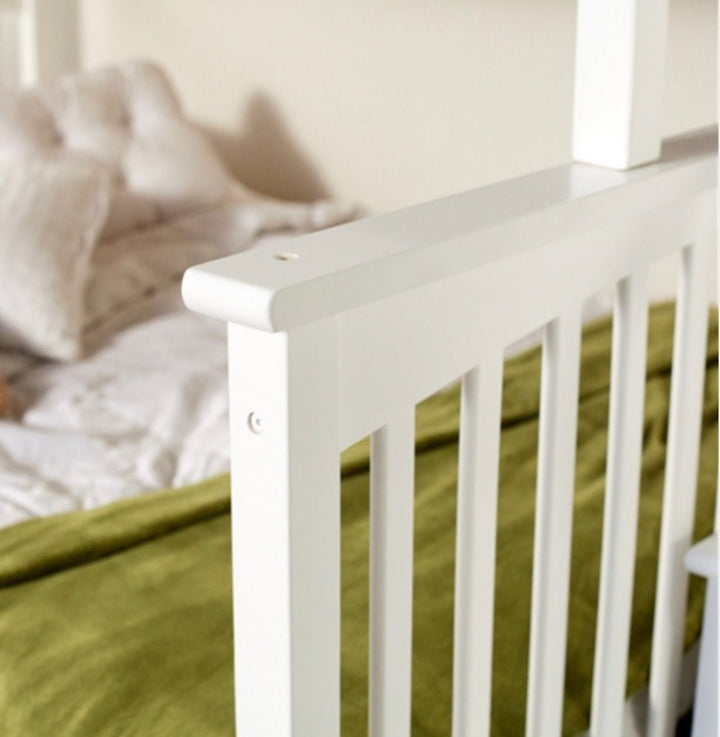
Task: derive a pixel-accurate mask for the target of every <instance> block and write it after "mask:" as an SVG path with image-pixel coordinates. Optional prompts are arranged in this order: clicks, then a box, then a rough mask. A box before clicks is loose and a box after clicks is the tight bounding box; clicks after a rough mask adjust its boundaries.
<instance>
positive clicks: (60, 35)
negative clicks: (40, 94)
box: [0, 0, 80, 88]
mask: <svg viewBox="0 0 720 737" xmlns="http://www.w3.org/2000/svg"><path fill="white" fill-rule="evenodd" d="M79 41H80V38H79V23H78V0H0V86H1V87H2V88H8V87H16V86H19V85H29V84H36V83H47V82H52V81H53V80H54V79H56V78H57V77H59V76H60V75H62V74H66V73H68V72H72V71H74V70H76V69H77V68H78V66H79V57H80V43H79Z"/></svg>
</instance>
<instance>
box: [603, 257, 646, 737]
mask: <svg viewBox="0 0 720 737" xmlns="http://www.w3.org/2000/svg"><path fill="white" fill-rule="evenodd" d="M646 354H647V271H646V270H642V271H639V272H636V273H635V274H632V275H631V276H629V277H627V278H625V279H623V281H621V282H620V283H619V284H618V289H617V295H616V300H615V314H614V321H613V349H612V370H611V384H610V424H609V434H608V460H607V481H606V491H605V513H604V517H603V542H602V564H601V578H600V597H599V604H598V628H597V639H596V643H595V666H594V676H593V695H592V716H591V722H590V734H591V735H592V737H604V736H605V735H610V734H618V735H619V734H622V730H623V707H624V704H625V679H626V676H627V658H628V646H629V643H630V617H631V609H632V591H633V575H634V570H635V543H636V537H637V514H638V495H639V491H640V470H641V459H642V437H643V405H644V397H645V362H646Z"/></svg>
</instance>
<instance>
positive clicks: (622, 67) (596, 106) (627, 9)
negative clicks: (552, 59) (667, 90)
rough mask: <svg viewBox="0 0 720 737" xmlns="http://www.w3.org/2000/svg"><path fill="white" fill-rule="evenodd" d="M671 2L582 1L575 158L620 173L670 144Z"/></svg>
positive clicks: (644, 0) (575, 117) (578, 52)
mask: <svg viewBox="0 0 720 737" xmlns="http://www.w3.org/2000/svg"><path fill="white" fill-rule="evenodd" d="M667 19H668V0H578V18H577V49H576V62H575V105H574V116H573V158H574V159H575V160H576V161H583V162H586V163H589V164H597V165H599V166H608V167H612V168H614V169H628V168H630V167H633V166H637V165H639V164H645V163H648V162H650V161H655V160H656V159H657V158H658V157H659V155H660V144H661V141H662V103H663V86H664V77H665V52H666V36H667Z"/></svg>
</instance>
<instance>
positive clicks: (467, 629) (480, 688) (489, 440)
mask: <svg viewBox="0 0 720 737" xmlns="http://www.w3.org/2000/svg"><path fill="white" fill-rule="evenodd" d="M502 377H503V355H502V353H501V352H497V353H496V354H495V355H494V356H493V357H492V358H490V359H488V360H487V361H485V362H484V363H483V364H482V365H481V366H479V367H477V368H475V369H473V370H471V371H470V372H468V373H467V374H465V376H464V377H463V383H462V402H461V410H460V423H461V424H460V462H459V470H458V510H457V546H456V547H457V554H456V562H455V612H454V614H455V645H454V661H453V725H452V728H453V732H452V733H453V737H482V736H483V735H489V734H490V707H491V693H492V644H493V610H494V601H495V540H496V525H497V493H498V463H499V453H500V421H501V409H502Z"/></svg>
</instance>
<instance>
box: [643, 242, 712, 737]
mask: <svg viewBox="0 0 720 737" xmlns="http://www.w3.org/2000/svg"><path fill="white" fill-rule="evenodd" d="M708 235H710V234H706V236H705V237H704V238H700V239H699V240H698V241H697V242H696V243H695V244H693V245H692V246H688V247H686V248H685V249H684V250H683V252H682V272H681V279H680V290H679V294H678V300H677V315H676V318H675V338H674V346H673V362H672V379H671V388H670V415H669V427H668V439H667V460H666V466H665V489H664V492H663V516H662V524H661V532H660V552H659V562H658V582H657V594H656V598H655V622H654V627H653V647H652V660H651V671H650V713H649V722H648V737H672V735H673V734H674V732H675V716H676V708H677V701H678V691H679V679H680V672H681V669H680V662H681V658H682V648H683V636H684V631H685V611H686V607H687V586H688V574H687V571H686V570H685V564H684V557H685V554H686V552H687V550H688V548H689V547H690V543H691V540H692V529H693V521H694V513H695V497H696V492H697V488H696V486H697V470H698V452H699V446H700V426H701V425H700V422H701V417H702V401H703V385H704V376H705V350H706V344H707V319H708V307H709V304H708V267H709V263H710V259H709V256H710V248H712V247H714V234H711V235H710V237H708Z"/></svg>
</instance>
